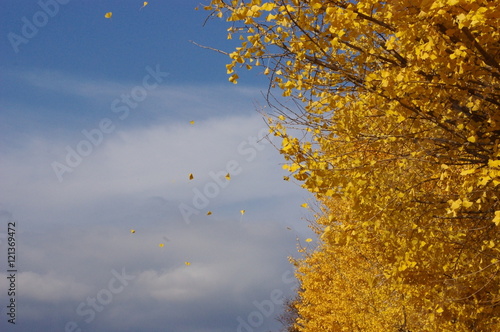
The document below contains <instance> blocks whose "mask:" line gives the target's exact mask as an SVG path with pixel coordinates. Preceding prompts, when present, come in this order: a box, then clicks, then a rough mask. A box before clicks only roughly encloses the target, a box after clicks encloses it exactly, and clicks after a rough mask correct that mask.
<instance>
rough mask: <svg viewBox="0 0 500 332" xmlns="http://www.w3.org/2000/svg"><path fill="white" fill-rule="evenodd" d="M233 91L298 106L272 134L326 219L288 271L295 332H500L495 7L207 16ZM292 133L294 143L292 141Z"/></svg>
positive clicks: (436, 4) (279, 3)
mask: <svg viewBox="0 0 500 332" xmlns="http://www.w3.org/2000/svg"><path fill="white" fill-rule="evenodd" d="M206 9H208V10H213V11H214V14H216V15H217V16H219V17H225V18H226V19H227V20H228V21H230V22H233V26H232V27H231V28H230V29H229V34H230V37H231V35H233V34H236V35H239V37H240V39H241V46H240V47H237V48H236V50H235V51H234V52H232V53H231V54H230V57H231V60H232V61H231V63H229V64H228V65H227V69H228V74H231V77H230V81H232V82H236V81H237V79H238V76H237V74H236V72H235V70H237V69H238V68H240V67H246V68H248V69H251V68H252V67H254V66H257V67H261V68H262V69H263V72H264V74H266V75H269V76H270V79H271V84H272V85H273V86H275V87H277V88H280V89H281V90H282V91H283V94H284V96H288V97H290V98H292V99H294V100H296V101H298V102H299V103H300V105H304V106H303V108H301V109H300V111H294V110H290V111H289V112H283V114H281V115H280V116H278V117H275V118H273V119H270V125H271V129H272V132H273V133H274V134H275V135H278V136H281V137H282V139H283V140H282V149H281V152H282V153H283V154H284V156H285V158H286V160H287V161H288V163H287V164H286V165H285V167H286V168H287V169H288V170H289V171H290V172H291V173H292V174H293V175H294V177H295V178H296V179H297V180H299V181H303V186H304V187H305V188H307V189H308V190H310V191H311V192H313V193H315V194H316V195H317V198H318V200H319V201H320V202H321V203H322V204H323V211H322V213H319V214H318V219H317V224H318V225H319V226H320V227H318V233H319V236H320V239H321V244H320V246H319V247H318V248H317V250H316V251H314V252H312V253H309V255H308V256H307V257H305V258H304V259H303V260H301V261H298V262H296V265H297V275H298V277H299V279H300V282H301V292H300V294H299V295H300V301H299V302H298V304H297V309H298V312H299V319H298V320H297V322H296V325H297V327H298V328H299V330H300V331H499V330H500V237H499V235H500V231H499V230H500V202H499V194H500V191H499V187H498V185H499V184H500V150H499V147H500V108H499V105H500V98H499V97H500V65H499V57H500V42H499V40H500V6H499V5H498V3H497V1H494V0H482V1H481V0H479V1H472V0H438V1H432V0H423V1H418V0H414V1H412V0H394V1H387V2H381V1H375V0H365V1H334V0H308V1H293V0H275V1H267V2H266V1H260V0H253V1H222V0H212V2H211V5H210V6H207V7H206ZM290 127H293V128H302V129H303V131H304V132H305V133H306V134H305V135H303V136H299V137H294V136H292V135H291V134H289V133H288V132H289V131H290V130H288V132H287V129H290Z"/></svg>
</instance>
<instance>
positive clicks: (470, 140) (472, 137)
mask: <svg viewBox="0 0 500 332" xmlns="http://www.w3.org/2000/svg"><path fill="white" fill-rule="evenodd" d="M467 140H468V141H469V142H471V143H474V142H476V136H471V137H469V138H467Z"/></svg>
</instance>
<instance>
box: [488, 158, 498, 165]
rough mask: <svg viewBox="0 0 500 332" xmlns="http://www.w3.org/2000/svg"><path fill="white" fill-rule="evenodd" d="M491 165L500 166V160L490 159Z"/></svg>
mask: <svg viewBox="0 0 500 332" xmlns="http://www.w3.org/2000/svg"><path fill="white" fill-rule="evenodd" d="M488 166H489V167H500V160H491V159H490V160H488Z"/></svg>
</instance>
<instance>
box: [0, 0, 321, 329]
mask: <svg viewBox="0 0 500 332" xmlns="http://www.w3.org/2000/svg"><path fill="white" fill-rule="evenodd" d="M207 2H208V1H207ZM199 4H200V3H199V2H198V1H190V0H183V1H181V0H172V1H167V0H164V1H149V4H148V5H147V6H146V7H144V8H142V9H140V8H141V6H142V1H107V0H100V1H97V0H96V1H90V0H89V1H81V0H72V1H68V0H64V1H63V0H59V2H57V1H56V0H41V1H11V0H4V1H2V14H1V15H2V17H1V20H0V31H1V35H2V38H1V41H0V66H1V68H0V73H1V76H0V80H1V85H0V137H1V140H0V182H1V183H2V186H1V189H0V257H1V258H0V292H1V296H0V305H1V306H0V330H1V331H35V330H36V331H79V329H80V330H81V331H97V332H99V331H108V332H109V331H146V332H147V331H172V332H186V331H188V332H207V331H210V332H212V331H213V332H229V331H244V332H249V331H269V330H275V331H277V330H278V329H279V326H280V325H279V323H277V322H276V321H275V319H274V318H275V316H276V315H278V314H279V313H280V311H281V307H280V306H279V305H278V302H279V300H280V299H281V298H283V297H284V296H290V295H293V294H294V287H295V286H296V283H295V281H294V279H293V278H292V273H293V267H292V265H290V263H289V262H288V257H289V256H297V253H296V247H297V239H298V240H299V243H300V244H302V245H306V244H305V242H304V240H305V239H306V238H308V237H312V234H311V231H310V230H309V229H308V227H307V225H308V223H307V220H306V219H308V218H311V214H310V213H309V212H308V211H307V210H305V209H303V208H301V207H300V205H301V204H303V203H305V202H309V203H311V202H310V196H309V195H308V193H307V192H306V191H305V190H302V189H301V188H300V186H299V185H298V184H296V183H292V182H286V181H283V176H284V175H286V174H285V172H284V171H283V170H282V169H281V164H282V163H283V159H282V157H281V156H280V155H279V153H278V151H277V150H276V148H275V146H274V145H279V141H278V140H277V139H276V138H274V139H273V138H272V137H271V141H269V140H267V139H266V138H265V137H264V136H265V134H266V132H267V126H266V123H265V122H264V120H263V115H262V113H263V112H264V113H265V112H269V110H268V108H267V107H266V103H265V100H264V98H263V96H262V94H263V92H266V91H267V80H266V78H265V77H264V75H262V74H261V73H260V72H259V71H258V70H257V71H250V72H245V71H241V72H240V73H239V74H240V77H241V78H240V82H239V83H238V84H237V85H234V84H232V83H230V82H228V81H227V78H228V77H227V75H226V69H225V64H226V63H227V62H228V59H227V58H226V57H225V56H224V55H222V54H219V53H216V52H213V51H210V50H207V49H203V48H200V47H197V46H195V45H193V44H192V43H191V42H190V41H195V42H197V43H199V44H203V45H209V46H211V47H214V48H220V49H223V50H227V51H231V49H232V47H234V46H235V45H236V44H235V43H236V41H230V40H227V39H226V29H227V28H228V25H227V23H225V22H223V21H222V20H220V19H211V20H208V21H207V22H206V24H204V23H205V20H206V18H207V16H208V14H209V13H208V12H206V11H204V10H198V11H196V10H194V8H195V7H197V6H199ZM205 4H206V3H205ZM201 7H202V6H201ZM106 12H112V13H113V16H112V19H106V18H104V14H105V13H106ZM35 23H36V25H35ZM30 25H33V26H30ZM37 26H38V27H37ZM33 27H34V28H33ZM20 40H21V42H20ZM190 121H194V124H191V123H190ZM190 173H192V174H193V175H194V179H193V180H189V174H190ZM227 173H230V175H231V179H230V180H229V181H228V180H226V178H225V174H227ZM240 210H245V213H244V214H243V215H242V214H241V213H240ZM208 211H211V212H212V215H210V216H208V215H207V212H208ZM12 222H15V225H16V227H15V228H16V229H15V231H16V253H17V255H16V268H17V272H16V279H15V281H16V294H15V296H14V298H15V301H16V324H15V325H13V324H10V323H8V321H7V320H8V319H9V316H8V315H7V312H8V309H7V307H6V306H7V303H8V302H7V301H9V299H10V298H12V296H7V292H8V288H9V279H7V277H8V276H9V273H7V269H8V267H7V264H6V256H7V250H8V247H9V246H8V243H7V238H6V237H7V236H6V233H7V225H8V224H9V223H12ZM131 229H134V230H135V233H134V234H132V233H131V232H130V230H131ZM162 243H163V244H164V246H163V247H160V246H159V244H162ZM185 262H190V265H186V264H185Z"/></svg>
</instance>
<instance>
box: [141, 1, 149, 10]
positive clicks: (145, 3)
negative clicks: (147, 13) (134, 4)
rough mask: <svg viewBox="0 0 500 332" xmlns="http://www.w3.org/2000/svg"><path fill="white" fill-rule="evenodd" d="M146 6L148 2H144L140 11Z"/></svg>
mask: <svg viewBox="0 0 500 332" xmlns="http://www.w3.org/2000/svg"><path fill="white" fill-rule="evenodd" d="M147 5H148V2H147V1H144V4H143V5H142V7H141V8H140V9H142V8H144V7H146V6H147Z"/></svg>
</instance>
